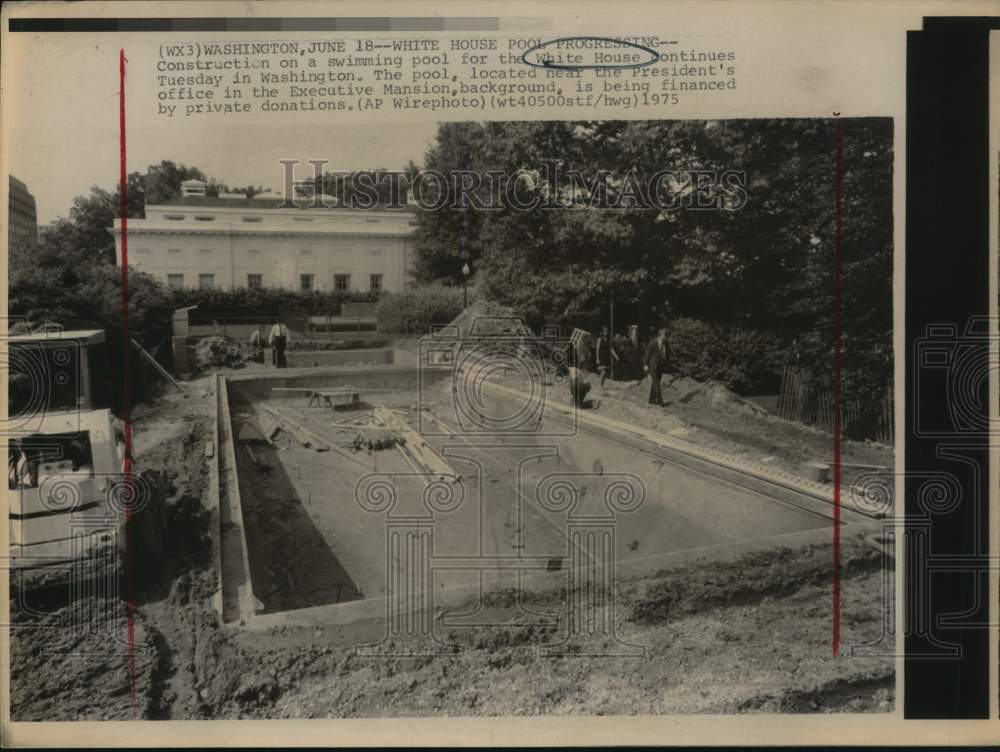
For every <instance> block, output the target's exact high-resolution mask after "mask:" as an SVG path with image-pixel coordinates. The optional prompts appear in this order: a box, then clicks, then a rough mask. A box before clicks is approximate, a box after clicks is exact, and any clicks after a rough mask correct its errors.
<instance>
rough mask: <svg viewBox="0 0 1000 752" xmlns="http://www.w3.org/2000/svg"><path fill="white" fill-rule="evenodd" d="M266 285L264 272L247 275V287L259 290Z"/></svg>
mask: <svg viewBox="0 0 1000 752" xmlns="http://www.w3.org/2000/svg"><path fill="white" fill-rule="evenodd" d="M263 286H264V275H263V274H248V275H247V287H249V288H250V289H251V290H259V289H260V288H261V287H263Z"/></svg>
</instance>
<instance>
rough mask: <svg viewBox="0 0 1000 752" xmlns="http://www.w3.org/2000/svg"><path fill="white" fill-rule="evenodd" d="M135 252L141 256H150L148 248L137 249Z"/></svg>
mask: <svg viewBox="0 0 1000 752" xmlns="http://www.w3.org/2000/svg"><path fill="white" fill-rule="evenodd" d="M135 252H136V253H138V254H139V255H140V256H148V255H149V249H148V248H136V249H135Z"/></svg>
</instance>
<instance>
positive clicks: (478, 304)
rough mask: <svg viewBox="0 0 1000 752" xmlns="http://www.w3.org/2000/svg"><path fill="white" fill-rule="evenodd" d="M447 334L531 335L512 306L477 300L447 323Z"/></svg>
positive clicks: (464, 336)
mask: <svg viewBox="0 0 1000 752" xmlns="http://www.w3.org/2000/svg"><path fill="white" fill-rule="evenodd" d="M445 331H447V332H448V335H449V336H452V335H457V336H460V337H462V338H463V339H465V338H469V337H502V336H507V337H531V336H533V334H532V331H531V329H530V328H529V327H528V325H527V324H525V322H524V318H523V317H522V316H520V315H519V314H518V313H517V312H516V311H515V310H514V309H513V308H508V307H507V306H502V305H500V304H498V303H491V302H488V301H485V300H477V301H475V302H474V303H473V304H472V305H470V306H469V307H468V308H466V309H465V310H464V311H462V312H461V313H460V314H458V316H456V317H455V318H454V319H452V321H451V322H450V323H449V324H448V325H447V327H446V329H445Z"/></svg>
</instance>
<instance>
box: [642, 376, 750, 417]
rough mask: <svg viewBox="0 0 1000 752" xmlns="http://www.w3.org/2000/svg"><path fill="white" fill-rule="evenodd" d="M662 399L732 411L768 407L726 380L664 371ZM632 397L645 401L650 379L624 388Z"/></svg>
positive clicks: (746, 412)
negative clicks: (736, 388) (747, 395)
mask: <svg viewBox="0 0 1000 752" xmlns="http://www.w3.org/2000/svg"><path fill="white" fill-rule="evenodd" d="M661 391H662V393H663V401H664V402H666V403H668V404H671V403H677V404H682V405H691V406H693V407H700V408H704V409H707V410H721V411H724V412H726V413H729V414H730V415H747V416H763V415H766V414H767V411H766V410H764V408H762V407H760V406H759V405H755V404H754V403H753V402H750V401H749V400H745V399H743V398H742V397H740V396H739V395H738V394H736V392H734V391H733V390H731V389H729V388H728V387H727V386H726V385H725V384H720V383H719V382H717V381H697V380H695V379H692V378H689V377H687V376H678V375H674V374H669V373H667V374H664V376H663V380H662V381H661ZM624 392H625V394H626V395H627V396H628V397H629V398H630V399H632V400H633V401H642V402H645V401H646V399H647V398H648V397H649V380H648V379H643V380H641V381H636V382H632V383H631V384H630V385H629V386H628V387H626V388H625V390H624Z"/></svg>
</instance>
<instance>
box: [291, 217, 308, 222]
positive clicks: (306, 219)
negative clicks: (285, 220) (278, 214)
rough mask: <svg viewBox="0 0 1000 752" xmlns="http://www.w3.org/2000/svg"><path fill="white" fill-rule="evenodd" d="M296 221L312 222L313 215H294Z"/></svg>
mask: <svg viewBox="0 0 1000 752" xmlns="http://www.w3.org/2000/svg"><path fill="white" fill-rule="evenodd" d="M292 219H294V220H295V221H296V222H312V221H313V218H312V217H292Z"/></svg>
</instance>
